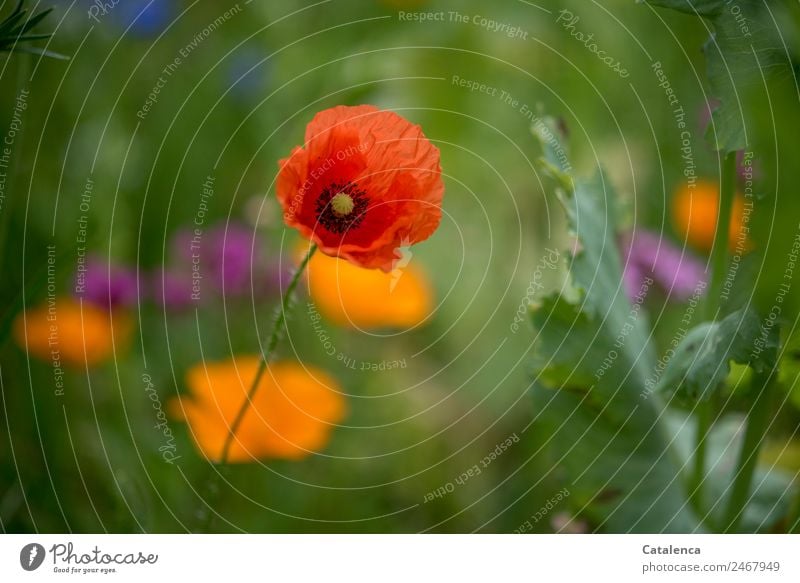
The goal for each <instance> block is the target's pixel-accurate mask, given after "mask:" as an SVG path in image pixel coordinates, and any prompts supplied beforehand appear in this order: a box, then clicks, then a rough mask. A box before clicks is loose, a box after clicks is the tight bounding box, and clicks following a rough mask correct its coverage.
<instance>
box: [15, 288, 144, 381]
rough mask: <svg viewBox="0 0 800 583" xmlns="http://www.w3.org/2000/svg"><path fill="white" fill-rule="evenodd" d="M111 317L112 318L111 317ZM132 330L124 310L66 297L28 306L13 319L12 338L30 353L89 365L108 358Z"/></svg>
mask: <svg viewBox="0 0 800 583" xmlns="http://www.w3.org/2000/svg"><path fill="white" fill-rule="evenodd" d="M112 316H113V317H112ZM131 331H132V322H131V318H130V316H129V315H128V314H127V313H124V312H118V311H115V312H114V313H113V315H112V314H111V313H110V312H109V311H108V310H107V309H105V308H101V307H98V306H97V305H95V304H91V303H89V302H84V303H83V307H81V304H80V303H79V302H77V301H76V300H74V299H73V298H71V297H68V296H62V297H57V298H55V299H54V300H52V302H48V303H45V304H42V305H40V306H37V307H35V308H31V309H30V310H28V311H26V312H24V313H22V314H20V315H19V316H17V318H16V320H15V321H14V339H15V340H16V342H17V344H18V345H19V346H20V347H21V348H23V349H25V350H27V351H28V353H29V354H31V355H33V356H35V357H37V358H40V359H42V360H47V361H52V362H54V363H55V362H56V361H58V362H59V363H63V364H67V365H74V366H87V365H88V366H92V365H96V364H99V363H100V362H103V361H104V360H107V359H109V358H111V357H112V356H113V354H114V348H115V344H116V348H117V350H119V349H120V347H121V346H125V345H127V343H128V340H129V338H130V335H131Z"/></svg>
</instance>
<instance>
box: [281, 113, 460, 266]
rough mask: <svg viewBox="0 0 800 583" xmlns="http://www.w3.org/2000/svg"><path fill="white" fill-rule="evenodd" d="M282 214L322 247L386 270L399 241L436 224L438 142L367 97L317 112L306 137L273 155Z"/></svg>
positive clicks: (423, 234) (410, 240)
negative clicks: (355, 103)
mask: <svg viewBox="0 0 800 583" xmlns="http://www.w3.org/2000/svg"><path fill="white" fill-rule="evenodd" d="M279 166H280V170H279V172H278V177H277V188H276V189H277V198H278V201H279V202H280V203H281V206H282V207H283V214H284V221H285V222H286V224H287V225H288V226H290V227H293V228H295V229H297V230H298V231H300V233H301V234H302V235H303V236H304V237H305V238H307V239H310V240H312V241H313V242H314V243H315V244H316V245H317V246H318V248H319V249H320V250H321V251H322V252H323V253H325V254H326V255H331V256H335V257H341V258H344V259H347V260H348V261H350V262H352V263H353V264H355V265H358V266H360V267H364V268H368V269H382V270H383V271H385V272H389V271H391V270H392V268H393V264H394V262H395V261H396V260H397V259H399V255H398V254H397V249H398V247H400V246H405V245H413V244H415V243H419V242H420V241H424V240H425V239H427V238H428V237H429V236H430V235H431V234H432V233H433V232H434V231H435V230H436V228H437V227H438V226H439V223H440V221H441V217H442V211H441V204H442V198H443V196H444V183H443V181H442V176H441V174H442V170H441V167H440V164H439V150H438V149H437V148H436V147H435V146H433V144H431V143H430V141H428V139H427V138H426V137H425V135H424V134H423V133H422V129H421V128H420V127H419V126H417V125H413V124H411V123H410V122H408V121H407V120H405V119H404V118H402V117H400V116H399V115H397V114H396V113H394V112H391V111H382V110H379V109H378V108H376V107H374V106H372V105H359V106H355V107H348V106H342V105H340V106H337V107H333V108H331V109H326V110H324V111H321V112H319V113H317V114H316V115H315V116H314V119H312V120H311V122H310V123H309V124H308V126H307V127H306V135H305V144H304V146H303V147H295V148H294V150H293V151H292V153H291V155H290V156H289V157H288V158H284V159H282V160H281V161H280V162H279Z"/></svg>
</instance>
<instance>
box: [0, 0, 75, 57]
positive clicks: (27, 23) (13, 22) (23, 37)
mask: <svg viewBox="0 0 800 583" xmlns="http://www.w3.org/2000/svg"><path fill="white" fill-rule="evenodd" d="M24 6H25V0H19V2H18V3H17V5H16V7H15V8H14V11H13V12H12V13H11V14H9V15H8V16H7V17H6V18H5V19H4V20H3V21H2V22H0V51H5V52H11V51H21V52H28V53H34V54H44V55H46V56H50V57H57V58H59V57H61V55H57V54H56V53H51V52H49V51H42V50H39V49H36V48H31V47H27V46H20V43H28V42H30V41H34V40H43V39H48V38H50V37H51V36H52V35H51V34H50V33H44V34H33V33H31V31H32V30H33V28H34V27H35V26H36V25H37V24H39V23H40V22H41V21H42V20H44V19H45V18H46V17H47V15H48V14H50V12H51V11H52V10H53V9H52V8H48V9H47V10H43V11H42V12H39V13H38V14H33V15H31V16H30V17H29V18H27V19H26V18H25V16H26V14H27V13H28V11H27V10H26V9H25V8H24ZM61 58H63V57H61Z"/></svg>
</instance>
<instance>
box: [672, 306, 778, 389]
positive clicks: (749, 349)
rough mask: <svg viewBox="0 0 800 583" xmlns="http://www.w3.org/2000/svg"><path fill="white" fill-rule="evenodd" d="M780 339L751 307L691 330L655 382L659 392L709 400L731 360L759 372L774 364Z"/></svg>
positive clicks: (721, 381) (726, 374) (723, 376)
mask: <svg viewBox="0 0 800 583" xmlns="http://www.w3.org/2000/svg"><path fill="white" fill-rule="evenodd" d="M778 343H779V339H778V336H777V333H776V330H775V327H773V326H766V325H764V323H763V321H762V319H761V318H760V317H759V316H758V314H756V312H755V311H754V310H752V309H750V308H743V309H741V310H737V311H736V312H733V313H731V314H729V315H728V316H726V317H725V318H723V319H722V320H719V321H717V322H707V323H704V324H700V325H698V326H696V327H694V328H693V329H692V330H690V331H689V332H688V333H687V334H686V337H685V338H684V339H683V340H682V341H681V343H680V344H679V345H678V347H677V348H676V349H675V354H674V355H673V356H672V357H671V358H670V360H669V363H668V364H667V366H666V368H665V369H664V373H663V375H662V376H661V379H660V380H659V382H658V386H657V390H658V391H668V392H670V393H672V394H676V395H678V396H681V397H686V398H689V399H700V400H706V399H708V398H709V397H710V396H711V395H712V394H713V393H714V392H715V391H716V390H718V389H719V388H720V387H721V386H722V384H723V383H724V381H725V378H726V377H727V376H728V373H730V370H731V366H730V363H731V361H733V362H735V363H737V364H747V365H749V366H751V367H752V368H753V369H755V370H756V371H758V372H762V371H764V370H768V369H770V368H773V367H774V366H775V365H776V361H777V354H778Z"/></svg>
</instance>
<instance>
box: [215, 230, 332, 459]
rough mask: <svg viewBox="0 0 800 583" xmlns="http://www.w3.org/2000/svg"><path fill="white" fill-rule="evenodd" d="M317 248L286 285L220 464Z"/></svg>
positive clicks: (281, 334)
mask: <svg viewBox="0 0 800 583" xmlns="http://www.w3.org/2000/svg"><path fill="white" fill-rule="evenodd" d="M316 250H317V246H316V245H311V247H310V248H309V250H308V253H306V256H305V257H304V258H303V261H301V262H300V265H299V266H298V267H297V270H295V272H294V275H293V276H292V280H291V281H290V282H289V285H288V286H287V287H286V291H285V292H284V294H283V298H282V300H281V307H280V310H279V311H278V313H277V314H276V315H275V320H274V321H273V322H272V330H271V331H270V335H269V339H268V340H267V346H266V349H265V350H264V352H263V353H262V354H261V360H259V363H258V371H257V372H256V376H255V378H254V379H253V383H252V384H251V385H250V390H248V391H247V397H246V398H245V400H244V403H242V406H241V407H240V408H239V411H238V412H237V413H236V417H234V418H233V423H231V426H230V431H229V432H228V436H227V437H226V438H225V443H224V444H223V446H222V454H221V455H220V458H219V463H220V464H226V463H228V455H229V454H230V450H231V445H233V440H234V438H235V437H236V432H237V431H239V427H240V426H241V424H242V421H243V420H244V416H245V414H246V413H247V410H248V409H249V408H250V404H251V403H252V402H253V397H255V396H256V393H257V392H258V385H259V383H260V382H261V378H262V377H263V376H264V372H265V371H266V370H267V364H268V363H269V360H270V359H271V358H272V353H273V352H274V351H275V347H276V346H277V345H278V342H280V340H281V338H283V333H284V329H285V324H286V313H287V311H288V309H289V306H290V305H291V303H292V297H293V295H294V290H295V288H296V287H297V283H298V282H299V281H300V276H302V275H303V272H304V271H305V270H306V266H307V265H308V262H309V261H310V260H311V256H312V255H314V252H315V251H316Z"/></svg>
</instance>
